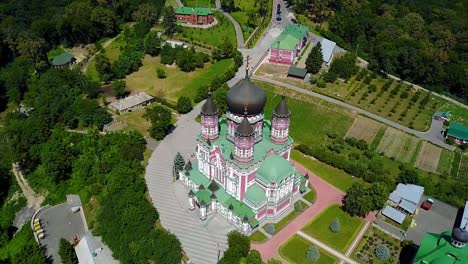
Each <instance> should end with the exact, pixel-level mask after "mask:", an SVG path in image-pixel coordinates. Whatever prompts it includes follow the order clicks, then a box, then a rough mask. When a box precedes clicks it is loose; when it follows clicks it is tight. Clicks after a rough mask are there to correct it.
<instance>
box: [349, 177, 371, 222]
mask: <svg viewBox="0 0 468 264" xmlns="http://www.w3.org/2000/svg"><path fill="white" fill-rule="evenodd" d="M371 207H372V201H371V199H370V197H369V196H368V195H367V187H366V185H365V184H364V183H361V182H357V183H354V184H353V185H352V186H351V188H349V189H348V191H347V192H346V197H345V201H344V210H345V211H346V212H348V213H349V214H350V215H358V216H364V215H366V214H367V213H368V212H370V210H371Z"/></svg>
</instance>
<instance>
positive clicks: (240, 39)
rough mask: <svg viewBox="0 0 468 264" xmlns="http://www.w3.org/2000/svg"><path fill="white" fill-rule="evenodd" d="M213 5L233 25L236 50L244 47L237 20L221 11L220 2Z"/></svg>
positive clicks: (217, 0) (219, 0)
mask: <svg viewBox="0 0 468 264" xmlns="http://www.w3.org/2000/svg"><path fill="white" fill-rule="evenodd" d="M179 1H180V0H179ZM215 3H216V9H218V11H221V12H222V13H223V15H224V16H226V17H227V18H228V19H229V20H230V21H231V23H232V24H233V25H234V29H235V30H236V38H237V48H238V49H240V48H243V47H244V35H243V34H242V28H241V26H240V25H239V23H237V20H235V19H234V18H233V17H232V16H231V15H230V14H229V13H227V12H224V11H223V8H222V7H221V0H216V1H215Z"/></svg>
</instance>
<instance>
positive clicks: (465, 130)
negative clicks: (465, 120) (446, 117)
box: [447, 123, 468, 140]
mask: <svg viewBox="0 0 468 264" xmlns="http://www.w3.org/2000/svg"><path fill="white" fill-rule="evenodd" d="M447 135H449V136H451V137H454V138H459V139H463V140H468V127H467V126H463V125H461V124H458V123H452V124H450V126H449V128H448V131H447Z"/></svg>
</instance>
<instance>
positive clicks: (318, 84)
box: [317, 79, 327, 88]
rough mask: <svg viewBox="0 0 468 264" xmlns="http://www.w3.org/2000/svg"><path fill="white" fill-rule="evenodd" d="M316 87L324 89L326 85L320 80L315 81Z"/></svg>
mask: <svg viewBox="0 0 468 264" xmlns="http://www.w3.org/2000/svg"><path fill="white" fill-rule="evenodd" d="M317 86H318V87H320V88H325V87H327V83H326V82H325V81H323V80H322V79H320V80H318V81H317Z"/></svg>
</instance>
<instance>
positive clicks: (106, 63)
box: [96, 54, 112, 82]
mask: <svg viewBox="0 0 468 264" xmlns="http://www.w3.org/2000/svg"><path fill="white" fill-rule="evenodd" d="M96 71H97V72H98V74H99V79H101V81H103V82H107V81H109V80H110V79H111V78H112V65H111V63H110V60H109V58H107V57H106V56H104V55H102V54H98V55H96Z"/></svg>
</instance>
